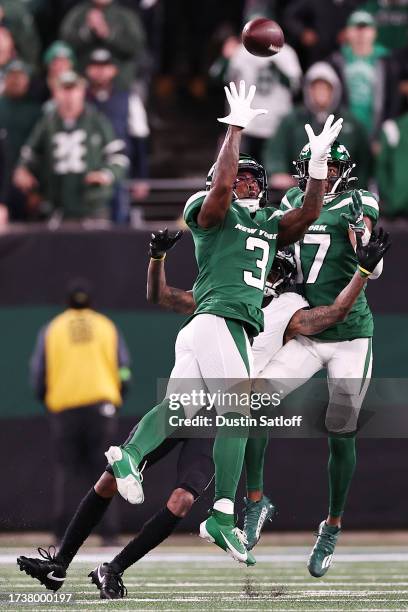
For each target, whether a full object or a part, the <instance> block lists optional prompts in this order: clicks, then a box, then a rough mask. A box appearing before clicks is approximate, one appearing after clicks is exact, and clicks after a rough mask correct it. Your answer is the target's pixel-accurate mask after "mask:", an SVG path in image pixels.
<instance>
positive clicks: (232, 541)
mask: <svg viewBox="0 0 408 612" xmlns="http://www.w3.org/2000/svg"><path fill="white" fill-rule="evenodd" d="M222 516H224V517H225V514H224V513H223V512H219V511H217V510H213V511H212V513H211V516H210V517H209V518H208V519H207V520H206V521H203V522H202V523H201V525H200V538H203V539H204V540H207V542H211V543H212V544H216V546H219V547H220V548H222V550H225V551H226V552H227V553H229V554H230V555H231V556H232V558H233V559H235V560H236V561H239V563H246V565H248V566H250V565H255V563H256V560H255V557H254V556H253V554H252V553H250V552H248V550H247V549H246V543H247V542H246V538H245V535H244V533H243V532H242V531H241V530H240V529H238V527H234V523H233V522H231V523H228V524H225V523H224V522H222V521H220V519H221V518H222Z"/></svg>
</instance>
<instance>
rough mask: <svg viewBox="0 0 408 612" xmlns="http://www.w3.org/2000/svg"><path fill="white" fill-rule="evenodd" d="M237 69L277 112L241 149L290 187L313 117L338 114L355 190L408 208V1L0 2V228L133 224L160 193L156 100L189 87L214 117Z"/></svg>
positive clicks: (315, 122)
mask: <svg viewBox="0 0 408 612" xmlns="http://www.w3.org/2000/svg"><path fill="white" fill-rule="evenodd" d="M261 15H262V16H266V17H271V18H274V19H276V20H277V21H278V22H279V23H280V24H281V25H282V27H283V29H284V32H285V36H286V44H285V46H284V48H283V49H282V51H281V52H280V53H279V54H277V55H276V56H273V57H271V58H258V57H255V56H252V55H250V54H249V53H247V52H246V50H245V49H244V48H243V47H242V44H241V42H240V38H239V34H240V31H241V29H242V26H243V24H244V23H245V22H246V21H248V20H249V19H251V18H253V17H256V16H261ZM241 78H244V79H245V80H247V81H248V82H251V83H255V84H256V85H257V93H256V99H255V101H254V104H255V105H256V106H259V107H262V108H267V109H268V110H269V113H268V115H267V116H266V118H265V117H264V118H259V119H258V120H256V121H254V122H253V123H252V124H251V125H250V127H249V128H247V129H246V130H245V133H244V140H243V150H244V151H245V152H248V153H250V154H253V155H254V156H256V157H257V158H259V159H260V160H261V161H262V162H263V163H264V164H265V166H266V168H267V171H268V175H269V177H270V185H271V186H272V188H273V189H274V190H275V191H276V193H279V192H282V191H284V190H286V189H288V188H289V187H291V186H292V185H293V184H294V181H295V179H294V178H293V176H292V174H293V165H292V161H293V160H294V159H296V157H297V154H298V152H299V150H300V149H301V147H302V146H303V144H304V141H305V134H304V127H303V126H304V124H305V123H306V122H308V123H310V124H311V125H312V127H313V128H314V129H315V130H318V129H319V127H320V126H322V125H323V123H324V121H325V119H326V117H327V115H328V114H330V113H332V112H334V113H336V114H341V115H342V116H343V117H344V126H343V130H342V136H341V139H342V142H343V143H344V144H345V145H346V147H347V148H348V149H349V151H350V153H351V155H352V157H353V160H354V161H355V163H356V164H357V166H356V174H357V176H358V179H359V186H360V187H361V188H370V189H372V190H374V191H377V192H378V193H379V196H380V200H381V205H382V212H383V214H384V215H387V216H389V217H401V216H408V172H406V170H405V166H406V160H407V159H408V155H407V154H406V152H407V153H408V0H285V1H283V0H225V1H223V2H222V3H220V2H216V1H215V0H207V1H206V2H203V3H195V2H191V0H59V1H58V2H53V1H52V0H0V226H4V225H6V224H7V223H8V222H9V223H10V222H15V221H20V222H21V221H24V222H26V221H37V220H47V221H48V222H49V223H51V224H52V223H54V224H55V225H57V224H59V223H60V222H61V221H63V220H73V221H81V222H84V221H87V220H92V221H94V222H95V221H98V222H102V223H105V222H107V221H112V222H114V223H118V224H126V223H128V222H129V217H130V206H131V203H132V201H139V202H140V201H144V199H145V198H146V197H147V196H148V194H149V180H148V179H149V160H151V155H152V151H151V149H152V148H151V123H152V122H151V116H150V115H151V112H150V109H151V107H152V106H153V107H154V102H155V99H156V98H159V99H161V100H162V101H164V103H165V102H166V100H171V99H172V98H174V96H176V97H177V96H179V95H180V92H181V91H182V92H183V95H185V93H186V92H187V94H188V96H189V99H190V100H192V101H193V102H194V101H197V103H199V104H200V105H201V106H200V108H203V109H205V108H207V109H208V112H212V111H211V98H212V96H213V94H214V91H216V90H217V88H218V91H222V85H223V84H224V83H225V82H229V81H230V80H239V79H241ZM184 99H185V98H182V100H184ZM147 111H148V112H147ZM204 112H205V111H204ZM155 129H156V130H157V131H160V122H157V126H156V127H155ZM181 130H182V126H181ZM185 138H186V141H188V138H189V135H188V134H186V135H185ZM162 146H163V145H162ZM164 146H169V147H170V146H171V143H166V142H165V143H164ZM207 161H208V160H207ZM207 161H206V160H203V163H204V167H203V175H204V174H205V171H206V166H207ZM163 176H164V177H166V175H165V169H164V170H163ZM166 178H167V177H166Z"/></svg>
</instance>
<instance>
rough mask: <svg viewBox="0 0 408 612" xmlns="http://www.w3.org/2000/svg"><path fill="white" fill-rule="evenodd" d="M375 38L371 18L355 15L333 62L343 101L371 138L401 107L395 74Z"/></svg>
mask: <svg viewBox="0 0 408 612" xmlns="http://www.w3.org/2000/svg"><path fill="white" fill-rule="evenodd" d="M376 36H377V30H376V27H375V21H374V18H373V17H372V15H370V13H367V12H366V11H355V12H354V13H352V14H351V15H350V17H349V19H348V21H347V28H346V31H345V43H344V44H343V45H342V47H341V49H340V51H338V52H336V53H334V54H333V55H332V56H331V58H330V62H331V63H332V65H333V66H334V68H335V70H336V72H337V74H338V76H339V77H340V80H341V81H342V84H343V90H344V94H345V98H344V101H345V102H347V105H348V107H349V109H350V111H351V112H352V113H353V115H354V116H355V117H356V119H358V120H359V121H360V122H361V123H362V124H363V125H364V126H365V128H366V130H367V133H368V134H369V135H370V137H371V138H375V136H376V134H378V131H379V129H380V127H381V125H382V123H383V121H384V120H385V119H387V118H389V117H394V116H395V114H396V113H397V112H398V107H399V101H398V88H397V76H396V71H395V70H394V69H393V64H392V63H391V62H389V61H387V55H388V51H387V49H385V47H383V46H381V45H378V44H377V43H376Z"/></svg>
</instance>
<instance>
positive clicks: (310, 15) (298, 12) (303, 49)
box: [283, 0, 361, 69]
mask: <svg viewBox="0 0 408 612" xmlns="http://www.w3.org/2000/svg"><path fill="white" fill-rule="evenodd" d="M359 2H361V0H340V1H339V0H323V1H322V0H293V1H292V2H290V3H288V6H287V8H286V10H285V12H284V14H283V26H284V30H285V34H286V35H287V39H288V42H289V43H290V44H292V45H293V46H294V47H295V49H296V51H297V52H298V55H299V58H300V61H301V62H302V67H303V69H306V68H308V67H309V66H310V65H311V64H313V63H314V62H317V61H319V60H321V59H323V58H325V57H327V56H328V55H329V54H330V53H331V52H332V51H334V49H335V48H336V47H337V46H338V44H339V43H340V42H341V36H342V30H343V28H344V26H345V25H346V21H347V17H348V16H349V15H350V13H351V12H352V11H353V10H354V9H355V8H356V7H357V5H358V4H359Z"/></svg>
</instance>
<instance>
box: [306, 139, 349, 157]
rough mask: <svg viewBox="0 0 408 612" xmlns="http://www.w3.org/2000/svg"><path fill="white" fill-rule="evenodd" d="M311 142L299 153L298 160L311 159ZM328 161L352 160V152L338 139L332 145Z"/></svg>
mask: <svg viewBox="0 0 408 612" xmlns="http://www.w3.org/2000/svg"><path fill="white" fill-rule="evenodd" d="M310 155H311V152H310V144H309V143H307V145H305V146H304V147H303V149H302V150H301V152H300V154H299V158H298V161H309V160H310ZM327 161H329V162H330V161H350V153H349V152H348V151H347V149H346V147H345V146H344V145H342V144H341V143H340V142H339V141H338V140H335V141H334V142H333V144H332V146H331V149H330V153H329V155H328V156H327Z"/></svg>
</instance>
